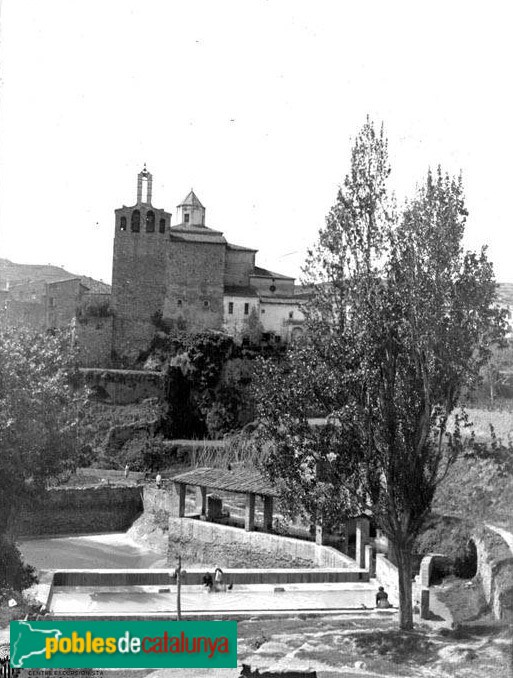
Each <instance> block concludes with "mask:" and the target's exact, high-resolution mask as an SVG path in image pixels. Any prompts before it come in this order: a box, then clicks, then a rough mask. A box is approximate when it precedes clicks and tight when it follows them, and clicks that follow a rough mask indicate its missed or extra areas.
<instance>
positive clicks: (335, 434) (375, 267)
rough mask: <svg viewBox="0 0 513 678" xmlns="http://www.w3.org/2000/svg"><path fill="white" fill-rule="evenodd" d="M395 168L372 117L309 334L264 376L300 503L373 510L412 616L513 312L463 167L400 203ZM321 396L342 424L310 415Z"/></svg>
mask: <svg viewBox="0 0 513 678" xmlns="http://www.w3.org/2000/svg"><path fill="white" fill-rule="evenodd" d="M389 174H390V168H389V163H388V154H387V141H386V139H385V136H384V133H383V129H381V131H380V132H379V133H378V132H376V130H375V128H374V126H373V124H372V123H371V122H370V121H369V120H367V122H366V123H365V125H364V126H363V129H362V130H361V132H360V134H359V135H358V137H357V138H356V141H355V144H354V148H353V152H352V158H351V169H350V172H349V174H348V176H347V177H346V179H345V181H344V184H343V186H342V187H341V189H340V190H339V193H338V197H337V202H336V204H335V206H334V207H333V208H332V210H331V211H330V213H329V215H328V217H327V219H326V225H325V227H324V228H323V229H322V230H321V231H320V234H319V241H318V244H317V246H316V248H315V249H314V250H313V251H312V252H311V253H310V255H309V258H308V261H307V265H306V269H305V273H306V276H307V280H306V282H308V283H310V284H312V285H314V289H315V292H314V294H313V297H312V299H311V301H310V303H309V304H308V305H307V307H306V308H305V314H306V326H307V338H306V341H305V342H303V343H302V344H299V345H295V346H293V347H292V348H291V350H290V352H289V354H288V359H287V361H286V363H284V364H282V365H279V364H276V363H271V362H267V363H261V364H260V374H259V376H258V378H256V379H255V387H256V398H257V403H258V410H259V415H260V418H261V422H262V425H261V427H260V428H259V434H260V440H261V444H262V446H264V445H265V446H266V450H267V461H266V469H267V472H268V474H269V476H270V477H271V479H272V480H274V481H275V482H277V483H278V485H279V487H281V488H282V496H283V498H284V500H285V502H286V504H287V506H288V507H289V510H290V511H291V513H292V512H297V511H298V510H299V511H302V513H303V514H304V515H306V516H308V517H310V518H312V517H313V518H314V519H315V520H316V521H322V522H323V523H324V524H325V525H328V526H329V525H330V524H333V523H334V522H337V521H340V520H341V518H343V516H344V515H347V514H354V513H355V512H361V511H371V512H372V515H373V516H374V519H375V521H376V522H377V523H378V524H379V526H380V527H381V528H382V529H383V530H384V532H385V533H386V535H387V536H388V538H389V540H390V543H391V545H392V549H393V553H394V557H395V561H396V563H397V566H398V570H399V589H400V596H399V604H400V626H401V627H402V628H404V629H408V628H411V627H412V623H413V620H412V600H411V558H412V549H413V545H414V542H415V539H416V537H417V535H418V534H419V532H420V530H421V528H422V525H423V524H424V521H425V519H426V517H427V515H428V513H429V509H430V505H431V502H432V499H433V495H434V492H435V489H436V487H437V485H438V483H439V482H440V481H441V479H442V478H443V477H444V475H445V473H446V472H447V470H448V468H449V467H450V466H451V465H452V464H453V463H454V461H455V459H456V458H457V456H458V453H459V452H460V450H461V447H462V444H461V440H462V439H461V427H462V426H464V425H465V423H466V417H465V413H464V412H463V411H459V412H456V415H455V416H454V417H453V419H452V420H451V421H454V424H449V420H448V417H449V415H450V414H451V413H452V412H454V411H455V409H456V408H457V405H458V399H459V396H460V394H461V392H462V389H463V388H464V387H465V386H468V385H469V384H472V383H473V382H474V381H475V379H476V377H477V375H478V372H479V369H480V368H481V366H482V365H483V364H484V362H485V361H486V360H487V358H488V355H489V349H490V346H491V345H492V343H493V342H496V341H500V340H501V337H502V335H503V332H504V318H503V314H502V313H501V311H499V310H498V309H497V308H496V307H495V306H494V300H495V292H496V285H495V282H494V278H493V271H492V266H491V264H490V263H489V262H488V260H487V258H486V255H485V252H484V250H483V251H481V252H480V253H477V254H476V253H473V252H464V251H463V249H462V245H461V240H462V236H463V231H464V225H465V219H466V216H467V212H466V209H465V206H464V199H463V189H462V184H461V180H459V179H452V178H450V177H448V176H446V175H444V174H442V172H441V170H438V172H437V173H436V174H435V175H434V176H433V175H432V174H431V173H429V174H428V176H427V179H426V181H425V183H424V185H423V186H421V187H420V188H419V189H418V191H417V194H416V195H415V197H414V198H413V200H411V201H410V202H408V203H407V204H406V205H405V207H404V209H403V210H402V214H401V215H398V214H397V211H396V208H395V205H394V201H393V199H392V198H391V197H390V196H389V193H388V190H387V179H388V176H389ZM315 409H322V410H323V411H324V412H325V413H326V414H327V415H329V416H328V423H327V425H326V426H324V427H317V428H316V427H312V426H310V425H309V422H308V416H309V413H310V412H312V410H315ZM270 442H271V443H272V445H269V443H270Z"/></svg>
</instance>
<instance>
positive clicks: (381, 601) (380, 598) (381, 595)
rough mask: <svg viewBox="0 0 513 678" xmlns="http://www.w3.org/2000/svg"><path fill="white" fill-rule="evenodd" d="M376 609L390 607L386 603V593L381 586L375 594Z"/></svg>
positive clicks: (387, 602)
mask: <svg viewBox="0 0 513 678" xmlns="http://www.w3.org/2000/svg"><path fill="white" fill-rule="evenodd" d="M376 607H380V608H387V607H390V603H389V601H388V593H387V592H386V591H385V589H384V588H383V587H382V586H380V587H379V589H378V592H377V593H376Z"/></svg>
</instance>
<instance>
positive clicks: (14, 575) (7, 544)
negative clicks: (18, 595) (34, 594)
mask: <svg viewBox="0 0 513 678" xmlns="http://www.w3.org/2000/svg"><path fill="white" fill-rule="evenodd" d="M36 581H37V577H36V575H35V570H34V568H33V567H32V566H31V565H26V564H25V563H24V562H23V559H22V557H21V553H20V551H19V549H18V547H17V546H16V544H15V543H14V541H12V539H10V537H8V536H7V535H5V534H2V535H0V588H12V589H14V590H15V591H22V590H23V589H26V588H28V587H29V586H31V585H32V584H34V583H35V582H36Z"/></svg>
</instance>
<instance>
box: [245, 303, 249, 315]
mask: <svg viewBox="0 0 513 678" xmlns="http://www.w3.org/2000/svg"><path fill="white" fill-rule="evenodd" d="M244 315H249V304H244Z"/></svg>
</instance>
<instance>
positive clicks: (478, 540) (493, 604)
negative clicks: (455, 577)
mask: <svg viewBox="0 0 513 678" xmlns="http://www.w3.org/2000/svg"><path fill="white" fill-rule="evenodd" d="M473 540H474V543H475V545H476V550H477V574H478V576H479V578H480V580H481V583H482V586H483V592H484V596H485V599H486V602H487V603H488V605H489V606H490V608H491V610H492V612H493V614H494V617H495V618H496V619H501V620H503V621H508V622H510V623H511V622H513V553H511V550H510V549H509V546H508V544H507V543H506V542H505V541H504V539H503V538H502V537H501V536H500V535H499V534H497V533H496V532H494V531H493V530H490V529H488V528H483V529H482V530H481V531H479V532H476V534H474V535H473Z"/></svg>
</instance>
